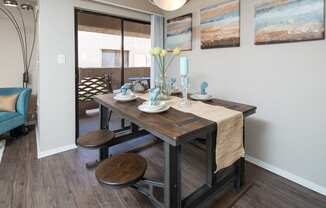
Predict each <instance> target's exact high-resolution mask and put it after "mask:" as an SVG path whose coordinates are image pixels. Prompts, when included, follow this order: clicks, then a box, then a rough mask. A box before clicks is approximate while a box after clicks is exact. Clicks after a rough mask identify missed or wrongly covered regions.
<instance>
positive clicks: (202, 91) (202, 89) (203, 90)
mask: <svg viewBox="0 0 326 208" xmlns="http://www.w3.org/2000/svg"><path fill="white" fill-rule="evenodd" d="M207 87H208V83H207V82H202V83H201V84H200V94H201V95H206V94H207V91H206V90H207Z"/></svg>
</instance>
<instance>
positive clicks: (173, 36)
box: [166, 14, 192, 51]
mask: <svg viewBox="0 0 326 208" xmlns="http://www.w3.org/2000/svg"><path fill="white" fill-rule="evenodd" d="M166 48H167V49H168V50H169V51H171V50H173V49H174V48H180V49H181V50H182V51H189V50H191V49H192V14H187V15H184V16H181V17H176V18H173V19H170V20H168V21H167V39H166Z"/></svg>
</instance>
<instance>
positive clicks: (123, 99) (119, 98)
mask: <svg viewBox="0 0 326 208" xmlns="http://www.w3.org/2000/svg"><path fill="white" fill-rule="evenodd" d="M113 99H115V100H117V101H120V102H129V101H133V100H136V99H137V96H136V95H129V96H121V95H116V96H114V97H113Z"/></svg>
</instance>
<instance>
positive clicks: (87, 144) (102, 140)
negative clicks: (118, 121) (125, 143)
mask: <svg viewBox="0 0 326 208" xmlns="http://www.w3.org/2000/svg"><path fill="white" fill-rule="evenodd" d="M114 138H115V136H114V133H113V132H111V131H109V130H97V131H93V132H90V133H87V134H85V135H83V136H81V137H79V139H78V140H77V144H78V145H79V146H80V147H83V148H87V149H100V161H102V160H105V159H107V158H108V157H109V151H108V148H109V146H110V143H111V142H112V140H113V139H114ZM98 163H99V161H95V162H94V163H87V164H86V167H87V168H88V169H90V168H93V167H95V166H97V164H98Z"/></svg>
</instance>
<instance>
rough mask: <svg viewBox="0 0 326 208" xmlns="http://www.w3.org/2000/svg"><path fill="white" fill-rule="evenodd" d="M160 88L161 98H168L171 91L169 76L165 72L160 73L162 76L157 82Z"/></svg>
mask: <svg viewBox="0 0 326 208" xmlns="http://www.w3.org/2000/svg"><path fill="white" fill-rule="evenodd" d="M157 86H158V88H159V89H160V95H159V100H168V99H169V96H170V93H169V87H168V83H167V76H166V74H165V73H161V74H160V78H159V80H158V83H157Z"/></svg>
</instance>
